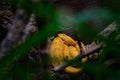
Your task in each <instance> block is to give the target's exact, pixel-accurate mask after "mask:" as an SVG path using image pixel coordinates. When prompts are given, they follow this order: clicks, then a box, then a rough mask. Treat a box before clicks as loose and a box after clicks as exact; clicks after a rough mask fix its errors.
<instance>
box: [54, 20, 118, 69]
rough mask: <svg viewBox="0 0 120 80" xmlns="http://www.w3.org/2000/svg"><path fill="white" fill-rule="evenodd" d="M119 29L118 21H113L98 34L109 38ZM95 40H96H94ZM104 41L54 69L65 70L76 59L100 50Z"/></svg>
mask: <svg viewBox="0 0 120 80" xmlns="http://www.w3.org/2000/svg"><path fill="white" fill-rule="evenodd" d="M116 30H117V23H115V22H113V23H112V24H110V25H109V26H108V27H107V28H105V29H104V30H103V31H102V32H100V33H99V34H98V36H103V37H105V38H107V37H108V36H109V35H110V34H111V33H112V32H114V31H116ZM93 42H94V41H93ZM102 44H103V43H102V42H100V43H99V44H96V45H95V46H93V47H91V48H90V49H88V50H86V51H83V52H82V53H81V54H79V55H78V56H77V57H75V58H73V59H72V60H69V61H66V62H63V63H62V64H60V65H59V66H57V67H55V68H54V69H53V71H60V70H63V69H64V68H65V67H67V66H69V65H71V64H73V63H74V62H75V61H76V60H78V59H81V58H83V57H85V56H88V55H90V54H93V53H94V52H95V51H97V50H99V49H101V48H102Z"/></svg>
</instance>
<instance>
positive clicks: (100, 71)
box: [0, 0, 120, 80]
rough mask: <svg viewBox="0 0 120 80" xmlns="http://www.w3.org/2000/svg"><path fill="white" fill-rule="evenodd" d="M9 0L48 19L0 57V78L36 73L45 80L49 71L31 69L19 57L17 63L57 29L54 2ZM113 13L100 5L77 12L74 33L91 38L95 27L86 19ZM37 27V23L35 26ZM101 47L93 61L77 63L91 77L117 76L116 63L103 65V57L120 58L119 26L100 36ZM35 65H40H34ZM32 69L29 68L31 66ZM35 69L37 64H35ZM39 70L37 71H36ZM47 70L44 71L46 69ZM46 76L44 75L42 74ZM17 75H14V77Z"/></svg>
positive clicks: (111, 79) (113, 79) (30, 79)
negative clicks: (99, 7) (102, 44)
mask: <svg viewBox="0 0 120 80" xmlns="http://www.w3.org/2000/svg"><path fill="white" fill-rule="evenodd" d="M10 1H11V4H12V5H14V6H16V10H17V9H19V8H22V9H24V10H25V11H26V12H27V13H28V14H31V13H34V14H35V15H36V17H42V18H46V19H48V24H46V25H45V26H44V27H43V28H40V29H39V31H38V32H36V33H34V34H33V35H32V36H31V37H29V38H28V39H27V40H26V41H25V43H23V44H21V45H19V46H17V47H16V48H15V49H12V50H11V51H10V52H9V54H8V55H6V56H4V57H3V58H2V59H1V60H0V80H13V78H12V77H14V79H15V80H16V79H17V80H18V79H19V80H34V77H35V76H36V75H38V73H40V75H41V74H42V76H44V78H45V79H47V80H49V79H48V78H49V75H47V74H45V73H44V71H42V70H41V69H40V70H35V69H33V68H34V67H33V68H32V67H31V62H30V60H29V59H28V60H23V62H25V63H23V64H21V63H19V61H21V59H23V57H24V56H25V55H27V54H28V51H29V50H30V49H31V48H33V47H36V46H38V45H40V44H41V43H43V42H44V41H45V40H46V39H47V38H48V37H50V36H53V35H55V34H56V33H57V31H59V30H58V29H59V27H60V26H59V22H57V20H56V18H57V16H56V15H57V13H56V10H55V9H54V6H52V5H50V4H49V3H46V2H44V1H43V2H38V3H33V2H32V0H10ZM108 3H109V2H108ZM116 16H119V15H115V14H114V13H112V12H109V11H107V10H104V9H100V10H99V9H97V10H88V11H86V12H83V13H81V14H78V15H77V18H76V20H77V23H76V24H75V26H76V27H75V28H76V31H77V33H78V34H80V35H82V36H83V37H85V39H86V40H87V41H90V40H91V41H92V40H94V39H95V38H96V34H97V30H96V29H95V28H93V25H91V22H88V21H89V19H92V18H97V19H103V20H105V21H108V22H111V21H113V20H114V19H115V18H116ZM38 27H39V26H38ZM103 42H104V45H105V46H104V47H103V51H102V53H101V55H100V57H99V58H98V60H96V61H94V62H93V61H92V62H91V61H88V62H87V63H85V64H82V65H80V66H82V67H84V69H85V70H86V71H88V72H90V73H91V74H92V75H93V76H94V79H95V80H101V79H104V80H120V78H119V76H120V69H119V67H118V66H119V65H120V63H119V62H118V63H116V64H112V65H111V66H110V67H105V66H104V65H103V63H104V61H105V60H106V58H107V57H108V56H109V55H111V56H112V57H113V58H115V59H118V60H117V61H119V58H120V50H119V47H120V29H118V30H117V31H116V32H115V33H113V34H112V35H110V36H109V37H108V38H107V39H105V40H103ZM35 66H42V65H36V64H35ZM32 69H33V70H32ZM38 69H39V68H38ZM40 71H41V72H40ZM46 73H47V72H46ZM46 76H47V77H46ZM17 77H18V78H17Z"/></svg>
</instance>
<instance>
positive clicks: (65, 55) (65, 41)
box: [50, 34, 87, 74]
mask: <svg viewBox="0 0 120 80" xmlns="http://www.w3.org/2000/svg"><path fill="white" fill-rule="evenodd" d="M81 46H82V48H83V50H86V48H85V46H84V44H83V43H81ZM79 54H80V47H79V45H78V44H77V42H76V41H74V40H73V39H72V38H71V37H69V36H67V35H65V34H58V37H56V38H55V39H54V40H53V41H52V43H51V46H50V56H51V58H52V65H53V66H54V67H56V66H58V65H60V64H62V63H63V61H64V60H71V59H73V58H74V57H76V56H78V55H79ZM86 61H87V57H85V58H82V59H81V62H83V63H84V62H86ZM64 70H65V72H67V73H71V74H75V73H78V72H81V71H82V68H76V67H72V66H68V67H66V68H65V69H64Z"/></svg>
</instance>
